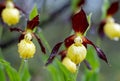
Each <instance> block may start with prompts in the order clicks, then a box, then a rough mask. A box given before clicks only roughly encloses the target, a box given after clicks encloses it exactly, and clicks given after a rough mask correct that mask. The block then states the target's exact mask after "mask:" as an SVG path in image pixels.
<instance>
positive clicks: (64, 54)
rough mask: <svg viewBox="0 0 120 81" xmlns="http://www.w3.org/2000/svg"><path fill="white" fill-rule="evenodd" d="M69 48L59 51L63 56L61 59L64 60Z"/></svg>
mask: <svg viewBox="0 0 120 81" xmlns="http://www.w3.org/2000/svg"><path fill="white" fill-rule="evenodd" d="M66 54H67V50H62V51H60V52H59V55H60V56H61V60H63V59H64V58H65V57H66Z"/></svg>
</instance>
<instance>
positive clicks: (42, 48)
mask: <svg viewBox="0 0 120 81" xmlns="http://www.w3.org/2000/svg"><path fill="white" fill-rule="evenodd" d="M33 35H34V36H35V38H36V39H37V41H38V43H39V44H40V47H41V51H42V52H43V53H44V54H45V53H46V50H45V47H44V46H43V44H42V42H41V40H40V38H39V37H38V36H37V35H36V34H35V33H33Z"/></svg>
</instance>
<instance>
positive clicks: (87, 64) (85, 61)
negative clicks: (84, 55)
mask: <svg viewBox="0 0 120 81" xmlns="http://www.w3.org/2000/svg"><path fill="white" fill-rule="evenodd" d="M83 62H84V63H85V65H86V67H87V68H88V69H89V70H92V67H91V65H90V64H89V62H88V61H87V60H84V61H83Z"/></svg>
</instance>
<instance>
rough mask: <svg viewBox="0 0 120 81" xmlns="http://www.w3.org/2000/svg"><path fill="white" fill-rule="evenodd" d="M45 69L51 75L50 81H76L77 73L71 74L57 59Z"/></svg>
mask: <svg viewBox="0 0 120 81" xmlns="http://www.w3.org/2000/svg"><path fill="white" fill-rule="evenodd" d="M47 69H48V70H49V71H50V73H52V74H51V76H52V77H53V80H52V81H76V76H77V73H74V74H73V73H71V72H70V71H69V70H68V69H67V68H66V67H65V66H64V65H63V64H62V63H61V62H60V61H59V60H58V59H55V61H54V62H53V63H52V64H51V65H49V66H48V67H47Z"/></svg>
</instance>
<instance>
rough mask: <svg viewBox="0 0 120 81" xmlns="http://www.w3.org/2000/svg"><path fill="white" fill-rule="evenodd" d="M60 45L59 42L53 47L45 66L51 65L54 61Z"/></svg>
mask: <svg viewBox="0 0 120 81" xmlns="http://www.w3.org/2000/svg"><path fill="white" fill-rule="evenodd" d="M62 43H63V42H59V43H57V44H56V45H55V46H54V47H53V49H52V52H51V54H50V56H49V58H48V60H47V63H46V64H45V65H46V66H47V65H48V64H50V63H52V61H53V60H54V58H55V56H56V55H57V54H58V53H57V52H58V51H59V48H60V47H61V45H62Z"/></svg>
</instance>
